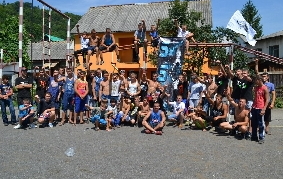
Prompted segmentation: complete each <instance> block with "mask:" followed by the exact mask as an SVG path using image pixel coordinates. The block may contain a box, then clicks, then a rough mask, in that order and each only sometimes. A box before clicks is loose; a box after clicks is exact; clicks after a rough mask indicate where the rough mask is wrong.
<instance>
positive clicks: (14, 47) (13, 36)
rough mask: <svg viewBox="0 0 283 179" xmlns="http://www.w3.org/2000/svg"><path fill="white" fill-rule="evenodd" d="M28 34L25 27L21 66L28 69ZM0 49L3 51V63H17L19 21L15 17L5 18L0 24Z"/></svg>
mask: <svg viewBox="0 0 283 179" xmlns="http://www.w3.org/2000/svg"><path fill="white" fill-rule="evenodd" d="M29 38H30V37H29V33H28V32H27V30H26V28H25V26H24V27H23V65H24V66H27V67H29V66H30V59H29V56H28V53H27V47H28V45H29V44H30V43H29V42H30V39H29ZM0 39H1V41H0V48H2V49H4V50H5V52H6V54H9V55H4V59H3V60H4V62H5V63H9V62H13V61H18V49H19V40H18V39H19V20H18V18H17V17H15V16H11V17H7V18H6V19H5V20H4V21H3V20H2V23H0Z"/></svg>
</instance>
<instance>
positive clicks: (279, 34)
mask: <svg viewBox="0 0 283 179" xmlns="http://www.w3.org/2000/svg"><path fill="white" fill-rule="evenodd" d="M279 36H283V30H282V31H279V32H275V33H272V34H270V35H266V36H263V37H260V38H257V39H256V40H264V39H269V38H273V37H279Z"/></svg>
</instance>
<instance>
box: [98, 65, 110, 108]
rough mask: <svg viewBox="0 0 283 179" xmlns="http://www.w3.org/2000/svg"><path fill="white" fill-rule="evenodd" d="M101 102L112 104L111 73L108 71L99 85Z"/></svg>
mask: <svg viewBox="0 0 283 179" xmlns="http://www.w3.org/2000/svg"><path fill="white" fill-rule="evenodd" d="M99 102H101V103H104V104H106V103H108V105H109V104H110V88H109V73H108V72H107V71H106V72H104V75H103V80H102V81H101V82H100V85H99Z"/></svg>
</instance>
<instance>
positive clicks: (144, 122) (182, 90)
mask: <svg viewBox="0 0 283 179" xmlns="http://www.w3.org/2000/svg"><path fill="white" fill-rule="evenodd" d="M217 63H218V65H219V66H220V70H219V72H218V75H217V77H216V78H215V77H213V76H211V75H205V76H204V77H199V76H198V75H197V74H196V73H191V75H190V76H188V75H187V74H186V73H185V72H184V73H183V74H180V75H179V79H178V81H177V83H175V84H174V85H173V84H172V85H173V88H174V90H173V93H171V94H170V92H169V91H168V90H167V85H161V84H160V83H159V82H158V81H157V78H158V74H156V73H154V74H153V75H152V78H151V79H148V78H147V74H146V72H143V73H142V74H141V76H140V78H137V74H136V73H131V74H130V75H129V76H128V77H126V76H125V71H123V70H121V71H120V72H117V73H108V72H107V71H103V72H102V71H101V70H100V69H97V70H96V71H93V70H89V69H88V70H87V71H82V70H78V71H77V75H75V74H74V72H73V71H72V69H71V68H67V69H64V68H60V69H58V70H57V69H55V70H54V71H53V74H52V75H51V76H49V75H48V74H47V73H46V71H45V69H44V68H39V67H35V69H34V74H33V78H30V77H28V76H27V69H26V68H22V70H21V76H20V77H18V78H17V79H16V80H15V89H17V91H18V92H17V103H18V109H19V116H18V117H19V118H18V120H17V118H16V115H15V110H14V107H13V101H12V98H11V96H12V95H13V93H14V92H13V86H11V85H10V84H9V80H8V78H7V76H5V75H3V77H2V84H1V85H0V90H1V95H0V101H1V109H2V119H3V123H4V125H8V118H7V114H6V106H9V108H10V113H11V123H12V125H16V123H17V121H19V123H18V124H17V125H16V126H15V127H14V128H16V129H18V128H22V127H23V126H24V125H29V127H30V128H33V127H35V125H34V119H35V118H37V119H38V120H37V123H38V124H45V125H48V126H49V127H53V124H54V121H55V120H57V121H58V120H59V121H58V122H59V123H58V124H59V126H62V125H64V124H65V123H66V122H67V121H68V123H70V124H72V125H76V124H77V123H80V124H83V123H85V122H86V120H87V121H92V122H93V123H94V124H95V130H100V127H101V126H105V127H106V130H107V131H111V130H112V129H115V128H119V127H121V126H122V125H124V124H127V123H128V124H130V125H138V126H144V127H145V133H147V134H152V133H154V134H157V135H161V134H162V129H163V128H164V126H165V124H166V121H171V122H174V123H175V125H174V126H178V127H179V128H183V124H184V121H191V123H192V127H193V128H199V129H201V130H203V131H206V130H208V129H209V127H210V126H211V127H215V129H217V130H219V131H223V130H224V131H226V130H228V131H230V133H231V134H233V133H234V134H235V133H239V134H241V136H242V137H244V138H246V139H251V140H258V141H259V143H263V142H264V139H265V134H270V130H269V122H270V121H271V109H272V108H273V107H274V102H275V88H274V84H272V83H271V82H269V81H268V74H267V73H263V74H261V75H259V74H258V72H257V70H256V72H257V75H256V76H255V77H252V76H250V74H249V71H248V70H246V69H237V70H235V73H233V72H232V71H231V70H230V68H229V65H225V66H223V65H222V64H221V63H220V62H219V61H217ZM255 63H256V69H257V63H258V60H255ZM65 70H66V74H67V75H65ZM33 80H34V81H35V82H36V90H35V93H36V95H35V97H34V100H35V103H36V108H34V107H33V106H34V105H33V103H32V102H33V99H32V95H31V88H32V86H33V85H32V84H33ZM229 80H231V81H232V88H230V86H229V85H228V83H229ZM165 104H167V105H165ZM61 106H62V108H61ZM168 106H171V107H172V108H170V107H168ZM60 109H62V111H63V112H62V116H61V117H60ZM170 109H172V113H171V114H170V115H167V112H168V111H170ZM229 113H230V114H233V115H234V120H233V121H232V122H228V121H227V117H228V114H229Z"/></svg>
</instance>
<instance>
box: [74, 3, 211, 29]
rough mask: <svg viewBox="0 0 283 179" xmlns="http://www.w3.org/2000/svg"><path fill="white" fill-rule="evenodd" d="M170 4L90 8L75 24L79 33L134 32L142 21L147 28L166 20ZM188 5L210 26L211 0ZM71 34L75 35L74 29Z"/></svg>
mask: <svg viewBox="0 0 283 179" xmlns="http://www.w3.org/2000/svg"><path fill="white" fill-rule="evenodd" d="M170 3H171V1H165V2H152V3H135V4H123V5H109V6H97V7H91V8H89V10H88V12H87V13H86V14H84V15H83V16H82V18H81V19H80V20H79V21H78V23H77V24H79V25H80V31H81V32H83V31H87V32H90V31H91V29H95V30H96V31H97V32H105V29H106V28H107V27H109V28H111V30H112V31H114V32H131V31H135V30H136V29H137V24H138V23H140V21H141V20H142V19H144V20H145V22H146V24H147V27H148V28H149V26H150V25H152V24H156V23H157V19H158V18H159V19H164V18H168V9H169V8H170ZM188 3H189V6H188V9H189V10H193V11H196V12H202V17H203V18H204V19H205V23H206V24H212V8H211V0H197V1H189V2H188ZM199 25H201V24H199ZM71 33H77V31H76V28H75V27H74V28H73V29H72V30H71Z"/></svg>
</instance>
